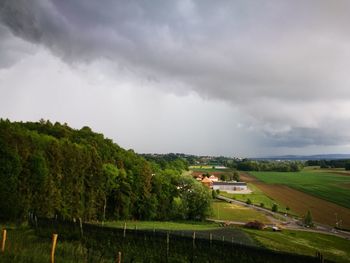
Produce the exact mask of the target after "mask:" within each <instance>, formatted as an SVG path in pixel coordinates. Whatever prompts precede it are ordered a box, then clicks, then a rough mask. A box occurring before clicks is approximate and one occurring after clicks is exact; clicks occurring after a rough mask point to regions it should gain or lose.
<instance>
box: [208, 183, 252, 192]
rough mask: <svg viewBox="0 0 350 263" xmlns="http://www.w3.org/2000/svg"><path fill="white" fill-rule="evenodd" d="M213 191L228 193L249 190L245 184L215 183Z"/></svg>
mask: <svg viewBox="0 0 350 263" xmlns="http://www.w3.org/2000/svg"><path fill="white" fill-rule="evenodd" d="M213 189H214V190H220V191H227V192H230V191H243V190H248V188H247V183H245V182H213Z"/></svg>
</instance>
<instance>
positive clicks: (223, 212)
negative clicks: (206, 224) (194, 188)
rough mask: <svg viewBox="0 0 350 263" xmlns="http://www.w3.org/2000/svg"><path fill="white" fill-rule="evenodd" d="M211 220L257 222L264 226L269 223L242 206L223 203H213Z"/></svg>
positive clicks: (261, 216) (259, 213) (261, 215)
mask: <svg viewBox="0 0 350 263" xmlns="http://www.w3.org/2000/svg"><path fill="white" fill-rule="evenodd" d="M212 207H213V217H212V218H213V219H218V220H227V221H236V222H250V221H254V220H258V221H260V222H263V223H265V224H268V223H271V222H270V220H269V219H268V218H267V217H266V216H265V215H264V214H263V213H261V212H258V211H256V210H254V209H252V208H249V207H245V206H242V205H237V204H231V203H228V202H223V201H213V203H212Z"/></svg>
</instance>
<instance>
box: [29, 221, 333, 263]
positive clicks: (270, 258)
mask: <svg viewBox="0 0 350 263" xmlns="http://www.w3.org/2000/svg"><path fill="white" fill-rule="evenodd" d="M30 225H31V226H32V227H33V228H34V229H35V232H36V234H37V235H38V236H41V237H45V236H46V237H47V236H50V235H51V234H52V233H58V234H59V240H65V241H78V242H80V244H81V246H82V247H83V248H84V250H85V261H84V262H117V261H116V259H117V258H118V257H119V258H120V255H118V254H119V252H121V254H122V256H121V262H200V263H203V262H208V263H209V262H210V263H211V262H213V263H214V262H223V263H225V262H242V263H245V262H247V263H250V262H257V263H260V262H261V263H263V262H264V263H266V262H272V263H274V262H276V263H277V262H278V263H279V262H284V263H289V262H290V263H298V262H308V263H313V262H315V263H316V262H330V261H326V260H324V259H323V257H322V255H321V254H320V253H319V254H317V257H310V256H303V255H296V254H291V253H283V252H276V251H272V250H268V249H265V248H261V247H256V246H249V245H245V244H240V243H239V240H233V239H232V240H223V239H221V238H220V237H219V236H217V235H213V234H211V233H208V232H202V231H197V232H192V231H161V230H155V229H154V230H138V229H126V228H113V227H102V226H99V225H94V224H87V223H81V222H70V221H62V220H55V219H45V218H36V219H35V220H31V221H30Z"/></svg>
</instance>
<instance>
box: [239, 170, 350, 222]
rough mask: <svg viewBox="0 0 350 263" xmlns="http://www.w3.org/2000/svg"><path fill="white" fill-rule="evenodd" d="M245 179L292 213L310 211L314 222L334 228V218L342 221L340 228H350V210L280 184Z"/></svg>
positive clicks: (252, 178)
mask: <svg viewBox="0 0 350 263" xmlns="http://www.w3.org/2000/svg"><path fill="white" fill-rule="evenodd" d="M244 177H245V179H246V180H248V181H250V182H251V183H253V184H254V185H256V186H257V187H259V189H260V190H262V191H263V192H264V193H265V194H266V195H267V196H269V197H271V198H273V199H274V200H277V201H278V202H281V203H283V204H285V205H288V206H289V207H290V209H291V210H292V211H294V212H295V213H297V214H298V215H300V216H304V215H305V214H306V212H307V211H308V210H310V211H311V213H312V216H313V219H314V220H315V221H316V222H319V223H323V224H327V225H330V226H334V225H335V223H336V218H337V219H338V220H342V227H345V228H350V209H348V208H346V207H343V206H340V205H337V204H335V203H332V202H329V201H326V200H323V199H320V198H318V197H315V196H313V195H310V194H307V193H305V192H302V191H298V190H296V189H293V188H291V187H288V186H286V185H282V184H267V183H264V182H261V181H258V180H257V179H256V178H255V177H253V176H249V175H247V174H246V175H244Z"/></svg>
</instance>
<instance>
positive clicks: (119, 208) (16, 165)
mask: <svg viewBox="0 0 350 263" xmlns="http://www.w3.org/2000/svg"><path fill="white" fill-rule="evenodd" d="M181 162H182V161H181ZM179 164H180V162H177V161H176V160H173V161H171V162H169V164H167V162H166V163H165V164H159V163H157V162H156V161H155V160H151V161H147V160H146V159H145V158H143V157H141V156H139V155H138V154H136V153H135V152H134V151H132V150H124V149H122V148H121V147H119V146H118V145H117V144H115V143H113V141H112V140H110V139H107V138H104V136H103V135H102V134H98V133H95V132H93V131H92V130H91V129H90V128H89V127H83V128H81V129H79V130H76V129H72V128H70V127H69V126H68V125H67V124H60V123H58V122H56V123H55V124H52V123H51V122H50V121H43V120H42V121H40V122H27V123H22V122H10V121H9V120H0V217H2V218H6V219H17V220H24V219H26V218H27V217H28V215H29V214H30V213H33V214H36V215H37V216H40V217H59V218H62V219H82V220H83V221H92V220H104V219H109V220H111V219H139V220H146V219H149V220H150V219H157V220H167V219H175V218H176V219H177V218H178V219H203V218H205V217H206V215H207V214H208V213H209V208H210V193H209V191H208V190H207V189H206V188H204V187H203V186H202V185H201V184H200V183H198V182H196V181H195V180H193V179H192V178H190V177H184V176H182V175H181V173H182V170H181V169H183V168H184V167H182V165H179Z"/></svg>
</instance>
